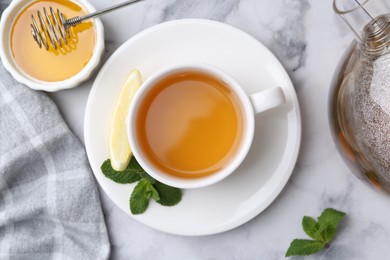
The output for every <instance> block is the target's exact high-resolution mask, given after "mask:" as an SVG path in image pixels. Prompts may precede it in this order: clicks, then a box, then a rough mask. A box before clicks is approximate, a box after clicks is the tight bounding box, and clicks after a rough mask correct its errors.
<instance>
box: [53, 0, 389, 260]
mask: <svg viewBox="0 0 390 260" xmlns="http://www.w3.org/2000/svg"><path fill="white" fill-rule="evenodd" d="M91 2H92V3H93V4H94V5H95V6H96V8H102V7H104V6H106V5H109V4H112V3H114V2H120V0H91ZM181 18H205V19H212V20H217V21H221V22H224V23H227V24H230V25H233V26H235V27H238V28H240V29H242V30H244V31H246V32H248V33H249V34H251V35H252V36H254V37H255V38H257V39H258V40H259V41H261V42H262V43H263V44H264V45H265V46H267V47H268V48H269V49H270V50H271V51H272V52H273V53H274V54H275V55H276V56H277V57H278V59H279V60H280V61H281V63H282V64H283V66H284V67H285V68H286V70H287V72H288V73H289V75H290V77H291V79H292V81H293V83H294V85H295V89H296V92H297V94H298V98H299V102H300V105H301V113H302V129H303V132H302V143H301V149H300V154H299V158H298V162H297V164H296V167H295V169H294V171H293V174H292V177H291V178H290V180H289V182H288V184H287V185H286V187H285V189H284V190H283V191H282V193H281V194H280V195H279V196H278V198H277V199H276V200H275V201H274V202H273V203H272V204H271V205H270V206H269V207H268V208H267V209H266V210H265V211H264V212H262V213H261V214H260V215H259V216H257V217H256V218H254V219H253V220H251V221H250V222H248V223H246V224H244V225H242V226H240V227H238V228H236V229H234V230H231V231H228V232H225V233H222V234H217V235H210V236H205V237H181V236H175V235H169V234H165V233H162V232H159V231H156V230H153V229H151V228H149V227H147V226H145V225H143V224H141V223H138V222H137V221H135V220H133V219H132V218H131V217H129V216H128V215H126V214H125V213H124V212H122V211H121V210H120V209H119V208H118V207H117V206H115V205H114V203H113V202H112V201H111V200H110V199H109V198H108V197H107V195H106V194H104V192H103V191H102V190H100V192H101V200H102V204H103V209H104V214H105V218H106V223H107V228H108V231H109V235H110V241H111V244H112V248H111V249H112V253H111V256H112V259H170V260H171V259H186V260H191V259H267V260H270V259H283V258H284V254H285V252H286V249H287V248H288V246H289V243H290V242H291V240H292V239H294V238H306V235H305V234H304V232H303V230H302V228H301V219H302V217H303V216H304V215H309V216H314V217H316V216H318V215H319V214H320V213H321V211H322V210H323V209H325V208H327V207H333V208H336V209H339V210H342V211H345V212H346V213H347V217H346V219H345V220H344V221H343V222H342V224H341V230H340V232H339V233H338V235H337V237H336V239H335V241H334V243H333V244H332V246H331V247H330V248H329V249H327V250H325V251H324V252H322V253H319V254H317V255H315V256H310V257H307V258H305V259H332V260H333V259H376V260H377V259H389V257H390V247H389V246H388V241H389V239H390V221H389V219H390V207H389V206H388V205H389V198H390V197H388V196H385V195H383V194H380V193H377V192H375V191H374V190H372V189H371V188H369V187H368V186H366V185H365V184H364V183H362V182H360V181H359V180H358V179H357V178H356V177H355V176H354V175H353V174H352V173H351V172H350V170H349V169H348V168H347V167H346V165H345V164H344V162H343V161H342V159H341V157H340V156H339V154H338V153H337V151H336V148H335V145H334V143H333V141H332V138H331V133H330V130H329V126H328V115H327V113H328V91H329V86H330V81H331V79H332V76H333V72H334V70H335V67H336V65H337V63H338V60H339V58H340V56H341V55H342V53H343V52H344V50H345V48H346V47H347V46H348V44H349V43H350V41H351V40H352V37H353V35H352V33H351V32H350V31H349V29H348V28H347V27H346V26H345V25H344V24H343V23H342V21H341V19H339V18H338V17H337V16H336V15H335V14H334V13H333V11H332V3H331V0H328V1H315V0H312V1H309V0H273V1H269V0H268V1H267V0H218V1H217V0H199V1H193V0H165V1H161V0H145V1H144V2H142V3H140V4H137V5H135V6H133V7H131V8H129V9H127V10H122V11H119V12H117V13H115V14H113V15H107V16H105V17H103V18H102V21H103V23H104V26H105V36H106V53H105V56H104V60H107V58H108V57H109V56H110V55H111V54H112V53H113V52H114V51H115V50H116V49H117V48H118V47H119V46H120V45H121V44H122V43H123V42H125V41H126V40H127V39H129V38H130V37H132V36H133V35H135V34H136V33H138V32H140V31H142V30H143V29H145V28H148V27H150V26H152V25H155V24H158V23H161V22H164V21H168V20H175V19H181ZM121 24H122V25H121ZM95 76H96V75H94V77H95ZM94 77H92V79H91V80H89V81H88V82H86V83H84V84H83V85H82V86H80V87H78V88H75V89H72V90H67V91H61V92H58V93H54V94H50V96H51V97H52V98H53V99H54V101H55V102H56V104H57V105H58V106H59V108H60V110H61V112H62V114H63V116H64V118H65V121H66V122H67V123H68V124H69V126H70V128H71V129H72V130H73V131H74V133H75V134H76V135H77V136H78V137H79V138H80V139H81V140H82V141H83V140H84V137H83V121H84V111H85V105H86V101H87V98H88V94H89V91H90V88H91V86H92V83H93V80H94Z"/></svg>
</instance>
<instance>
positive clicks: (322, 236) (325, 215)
mask: <svg viewBox="0 0 390 260" xmlns="http://www.w3.org/2000/svg"><path fill="white" fill-rule="evenodd" d="M344 217H345V213H344V212H341V211H337V210H335V209H331V208H328V209H325V210H324V211H323V212H322V214H321V216H319V217H318V219H317V221H316V220H315V219H314V218H312V217H308V216H304V217H303V219H302V227H303V230H304V231H305V233H306V234H307V235H308V236H309V237H311V238H313V240H306V239H294V240H293V241H292V242H291V244H290V247H289V248H288V250H287V252H286V257H288V256H296V255H310V254H314V253H317V252H319V251H321V250H322V249H324V248H328V247H329V243H330V242H331V241H332V240H333V238H334V236H335V235H336V231H337V226H338V224H339V223H340V221H341V220H342V219H343V218H344Z"/></svg>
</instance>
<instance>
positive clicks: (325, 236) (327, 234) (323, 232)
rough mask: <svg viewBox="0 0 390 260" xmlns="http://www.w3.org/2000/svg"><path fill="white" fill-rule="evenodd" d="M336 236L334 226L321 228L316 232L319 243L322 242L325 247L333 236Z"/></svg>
mask: <svg viewBox="0 0 390 260" xmlns="http://www.w3.org/2000/svg"><path fill="white" fill-rule="evenodd" d="M335 235H336V227H334V226H322V227H321V228H320V229H319V230H318V236H319V239H317V240H319V241H321V242H323V243H324V244H325V246H327V244H328V243H329V242H330V241H332V240H333V238H334V236H335Z"/></svg>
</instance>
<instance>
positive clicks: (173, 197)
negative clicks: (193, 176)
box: [153, 182, 182, 206]
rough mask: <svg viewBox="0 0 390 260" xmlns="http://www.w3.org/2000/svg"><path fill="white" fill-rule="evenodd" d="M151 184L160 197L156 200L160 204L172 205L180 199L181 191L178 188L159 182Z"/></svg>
mask: <svg viewBox="0 0 390 260" xmlns="http://www.w3.org/2000/svg"><path fill="white" fill-rule="evenodd" d="M153 186H154V188H156V190H157V192H158V194H159V195H160V199H159V200H156V201H157V202H158V203H160V204H161V205H163V206H174V205H176V204H177V203H179V202H180V201H181V197H182V192H181V190H180V189H178V188H174V187H171V186H168V185H165V184H163V183H161V182H156V183H155V184H154V185H153Z"/></svg>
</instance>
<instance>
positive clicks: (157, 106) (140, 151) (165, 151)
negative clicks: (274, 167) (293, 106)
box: [127, 64, 285, 188]
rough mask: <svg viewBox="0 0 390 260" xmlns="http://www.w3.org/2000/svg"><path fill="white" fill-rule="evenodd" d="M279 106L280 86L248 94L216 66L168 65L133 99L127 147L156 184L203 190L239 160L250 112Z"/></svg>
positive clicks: (250, 131)
mask: <svg viewBox="0 0 390 260" xmlns="http://www.w3.org/2000/svg"><path fill="white" fill-rule="evenodd" d="M284 102H285V96H284V93H283V90H282V89H281V88H280V87H273V88H270V89H267V90H264V91H261V92H258V93H255V94H253V95H251V96H248V95H247V94H246V93H245V92H244V90H243V89H242V88H241V87H240V85H239V84H238V83H237V82H236V81H235V80H234V79H233V78H232V77H230V76H229V75H228V74H226V73H225V72H223V71H222V70H220V69H218V68H216V67H213V66H211V65H206V64H186V65H177V66H173V67H170V68H167V69H164V70H162V71H159V72H157V73H155V74H154V75H152V76H151V77H150V78H149V79H147V80H146V81H145V82H144V83H143V84H142V86H141V88H140V89H139V90H138V92H137V94H136V95H135V97H134V99H133V102H132V105H131V106H130V109H129V115H128V120H127V124H128V137H129V142H130V146H131V147H132V150H133V153H134V156H135V157H136V159H137V160H138V162H139V163H140V165H141V166H142V167H143V168H144V169H145V171H146V172H148V173H149V174H150V175H151V176H152V177H153V178H155V179H157V180H158V181H160V182H162V183H165V184H167V185H170V186H174V187H178V188H200V187H205V186H208V185H211V184H214V183H216V182H218V181H220V180H222V179H224V178H225V177H227V176H228V175H230V174H231V173H232V172H234V171H235V169H237V167H238V166H239V165H240V164H241V162H242V161H243V160H244V158H245V156H246V155H247V153H248V151H249V148H250V146H251V143H252V140H253V135H254V127H255V114H258V113H261V112H264V111H266V110H268V109H271V108H274V107H277V106H280V105H282V104H283V103H284Z"/></svg>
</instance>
